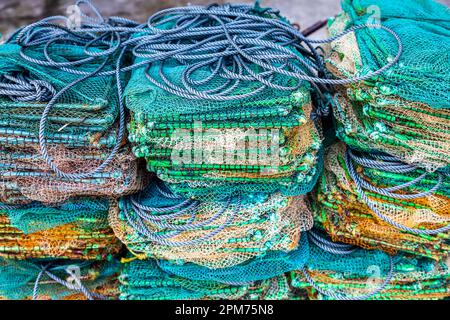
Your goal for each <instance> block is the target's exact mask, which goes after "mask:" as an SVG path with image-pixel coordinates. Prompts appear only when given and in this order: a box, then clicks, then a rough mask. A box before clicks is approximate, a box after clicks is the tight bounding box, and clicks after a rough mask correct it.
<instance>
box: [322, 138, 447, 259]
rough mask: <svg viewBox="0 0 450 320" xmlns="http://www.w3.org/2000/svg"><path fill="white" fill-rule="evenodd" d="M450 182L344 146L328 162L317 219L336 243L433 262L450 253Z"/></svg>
mask: <svg viewBox="0 0 450 320" xmlns="http://www.w3.org/2000/svg"><path fill="white" fill-rule="evenodd" d="M449 187H450V177H449V176H448V175H446V174H445V173H441V172H439V171H436V172H434V173H429V172H426V171H425V170H424V169H421V168H418V167H415V166H413V165H410V164H406V163H402V162H400V161H399V160H398V159H395V158H394V157H392V156H387V155H385V154H377V153H373V154H367V153H358V152H356V151H354V150H351V149H350V148H349V147H348V146H345V145H344V144H343V143H338V144H335V145H333V146H332V147H331V148H330V149H329V150H328V151H327V154H326V157H325V173H324V175H323V177H322V178H321V179H320V183H319V185H318V187H317V192H316V194H315V195H314V199H315V200H316V201H314V202H313V203H314V210H313V212H314V213H315V219H316V221H317V222H318V223H320V224H321V225H322V226H323V228H324V229H325V230H326V231H327V233H329V234H330V235H331V237H332V238H333V240H335V241H338V242H345V243H349V244H354V245H357V246H360V247H364V248H367V249H381V250H384V251H387V252H389V253H392V254H393V253H396V252H398V251H405V252H409V253H413V254H416V255H420V256H424V257H429V258H432V259H436V260H439V259H445V258H446V257H447V256H448V255H449V252H450V231H449V229H450V227H449V224H450V198H449V190H450V189H449Z"/></svg>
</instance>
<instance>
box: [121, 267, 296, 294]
mask: <svg viewBox="0 0 450 320" xmlns="http://www.w3.org/2000/svg"><path fill="white" fill-rule="evenodd" d="M119 281H120V283H121V285H120V287H119V290H120V296H119V299H121V300H204V299H208V300H223V299H230V300H238V299H243V300H282V299H287V298H288V297H289V284H288V281H287V277H286V275H284V274H282V275H279V276H277V277H274V278H270V279H268V280H263V281H256V282H254V283H251V284H239V283H236V284H224V283H220V282H216V281H212V280H190V279H186V278H183V277H179V276H175V275H171V274H169V273H167V272H165V271H163V270H162V269H161V268H160V267H159V266H158V263H157V261H156V260H133V261H131V262H128V263H126V264H125V265H124V267H123V270H122V273H121V275H120V276H119Z"/></svg>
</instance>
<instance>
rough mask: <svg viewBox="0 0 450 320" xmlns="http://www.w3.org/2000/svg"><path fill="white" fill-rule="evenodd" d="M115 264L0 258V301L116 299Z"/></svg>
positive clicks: (116, 268)
mask: <svg viewBox="0 0 450 320" xmlns="http://www.w3.org/2000/svg"><path fill="white" fill-rule="evenodd" d="M118 271H119V264H118V262H117V261H115V260H112V259H110V260H108V261H80V260H64V261H61V260H57V259H54V260H26V261H23V260H5V259H3V258H0V300H1V299H14V300H31V299H33V300H50V299H51V300H86V299H88V300H94V299H102V300H107V299H115V298H117V296H118V291H117V288H118V283H117V275H118Z"/></svg>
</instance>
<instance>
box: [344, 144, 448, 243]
mask: <svg viewBox="0 0 450 320" xmlns="http://www.w3.org/2000/svg"><path fill="white" fill-rule="evenodd" d="M371 157H372V159H370V158H363V157H360V156H357V155H355V154H354V153H353V151H352V150H350V148H347V152H346V156H345V165H346V167H347V168H348V172H349V174H350V177H351V178H352V179H353V181H354V182H355V186H356V190H357V191H358V194H359V196H360V197H361V199H362V200H363V201H364V202H365V203H366V204H367V206H368V207H369V208H370V209H371V210H372V211H373V213H375V215H376V216H377V217H378V218H380V219H381V220H383V221H385V222H387V223H389V224H390V225H392V226H394V227H395V228H397V229H400V230H403V231H407V232H410V233H413V234H419V235H421V234H422V235H436V234H439V233H444V232H447V231H449V230H450V224H449V225H447V226H445V227H441V228H438V229H434V230H426V229H416V228H410V227H407V226H405V225H403V224H401V223H398V222H397V221H395V220H394V219H392V218H390V217H388V216H386V215H384V214H383V213H381V212H380V210H378V208H377V206H376V204H375V203H374V202H373V201H372V200H370V199H369V197H368V196H367V194H366V192H365V190H369V191H372V192H374V193H377V194H379V195H383V196H386V197H391V198H394V199H404V200H411V199H417V198H422V197H426V196H428V195H430V194H433V193H435V192H436V191H437V190H438V189H439V187H440V186H441V184H442V174H440V173H438V181H437V183H436V184H435V185H434V186H433V187H432V188H431V189H430V190H428V191H425V192H420V193H415V194H398V193H394V192H393V191H400V190H403V189H405V188H408V187H410V186H412V185H415V184H417V183H419V182H420V181H422V180H423V179H425V178H426V176H427V175H428V174H429V173H427V172H425V173H423V174H421V175H420V176H418V177H416V178H414V179H413V180H411V181H409V182H406V183H404V184H401V185H398V186H394V187H384V188H382V187H375V186H373V185H371V184H370V183H369V182H367V181H365V180H364V179H362V178H361V177H360V175H359V174H358V173H357V171H356V169H355V166H354V162H356V163H357V164H359V165H360V166H362V167H366V168H373V169H377V170H382V171H385V172H394V173H409V172H412V171H414V170H416V169H418V167H416V166H414V165H412V164H406V163H403V162H401V161H399V160H398V159H397V158H395V157H392V156H388V155H380V154H372V155H371Z"/></svg>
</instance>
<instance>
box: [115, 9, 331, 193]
mask: <svg viewBox="0 0 450 320" xmlns="http://www.w3.org/2000/svg"><path fill="white" fill-rule="evenodd" d="M183 9H185V8H180V10H183ZM216 9H217V10H218V12H221V13H220V14H218V16H220V17H221V18H222V15H223V14H224V13H223V12H228V14H229V15H230V16H229V17H228V18H226V19H225V20H224V21H225V23H227V24H228V23H230V25H229V26H228V27H230V28H231V27H232V26H233V24H232V23H231V21H234V20H236V23H237V24H239V23H243V22H240V21H239V20H240V18H239V16H234V14H248V15H250V16H252V17H255V18H254V19H257V18H265V19H269V20H274V21H278V22H280V23H283V25H284V27H287V28H290V27H291V26H290V24H289V23H287V22H286V21H285V19H284V18H281V17H280V16H279V15H277V14H275V13H273V12H272V11H271V10H270V9H267V10H260V9H255V8H253V7H252V6H239V5H236V6H234V5H229V6H228V7H227V6H223V7H222V6H214V5H212V6H210V7H208V9H207V8H206V7H199V10H212V12H213V11H214V10H216ZM186 10H189V9H186ZM192 10H193V12H194V13H193V14H194V15H195V10H196V9H195V8H194V9H192ZM220 10H224V11H220ZM227 10H228V11H227ZM188 16H189V14H188ZM168 17H169V18H167V19H166V18H165V17H159V18H155V27H156V28H157V29H158V30H160V31H161V34H162V35H164V33H163V32H164V31H167V34H171V33H175V30H177V27H179V26H178V25H176V22H175V21H176V19H171V18H170V17H171V15H170V14H169V15H168ZM172 18H173V17H172ZM198 19H199V22H198V23H192V24H187V25H186V26H185V27H183V28H186V29H187V30H188V32H192V33H193V36H192V38H189V39H185V40H181V42H177V41H175V40H171V38H170V37H169V38H168V39H167V42H164V43H162V44H161V46H160V47H161V48H162V49H161V50H164V49H165V48H172V47H173V46H180V47H183V46H189V45H192V44H195V43H197V44H198V46H199V48H193V51H192V54H194V56H193V57H187V58H184V56H183V55H180V56H177V55H174V56H170V57H167V58H166V59H160V60H157V61H155V62H151V63H149V65H148V66H146V67H143V68H138V69H136V70H134V71H133V73H132V75H131V79H130V81H129V83H128V85H127V87H126V90H125V93H124V96H125V104H126V106H127V108H128V109H129V110H130V111H131V121H130V123H129V125H128V129H129V131H130V133H129V139H130V141H131V142H132V143H133V151H134V153H135V154H136V156H138V157H142V158H145V159H146V161H147V167H148V169H149V170H150V171H152V172H155V173H156V174H157V175H158V177H159V178H161V179H162V180H164V181H165V182H167V185H168V187H169V188H170V189H171V190H172V191H174V192H175V193H177V194H181V195H184V196H186V197H195V198H197V199H201V200H203V199H204V198H205V197H209V196H211V195H216V196H217V197H219V198H223V197H227V196H229V195H233V194H234V195H235V194H239V193H251V192H266V193H275V192H281V193H283V194H284V195H287V196H295V195H301V194H305V193H307V192H308V191H310V190H311V189H312V187H313V186H314V184H315V182H316V180H317V177H318V175H319V173H320V165H319V163H320V162H321V140H322V137H321V128H320V125H319V124H318V123H316V122H315V121H313V120H312V113H313V106H312V102H311V94H310V90H311V87H310V85H309V84H308V83H306V82H304V81H300V80H298V79H295V78H293V77H289V76H287V75H284V74H281V73H276V72H263V70H262V67H261V66H260V65H258V64H256V63H253V62H252V61H251V58H248V59H247V58H246V57H244V58H242V57H240V56H238V55H235V56H233V55H230V56H229V57H224V58H223V59H217V60H214V59H215V58H214V57H213V56H214V55H217V54H220V52H218V51H214V50H213V49H212V48H209V47H208V44H205V41H206V39H208V36H209V34H208V33H203V34H202V33H201V32H200V30H201V29H202V26H204V27H205V28H211V29H212V32H215V31H214V27H216V29H217V28H219V27H220V25H219V23H218V22H213V21H209V20H208V21H203V20H204V19H205V20H207V16H206V18H204V16H201V15H199V18H198ZM227 19H228V20H227ZM258 22H260V21H259V20H255V22H254V23H255V24H257V23H258ZM180 23H183V21H182V20H180ZM195 28H198V29H199V33H197V31H196V30H197V29H195ZM261 28H263V26H262V27H261ZM255 30H257V31H258V32H261V31H260V30H258V28H257V27H255ZM255 30H253V32H256V31H255ZM280 30H281V28H280ZM230 32H233V33H236V32H237V33H239V31H238V30H233V31H230ZM176 36H177V35H175V36H174V37H176ZM180 36H181V35H180ZM219 37H220V40H222V42H220V41H218V42H219V43H214V44H211V46H214V45H219V46H220V45H221V44H223V42H226V41H227V39H226V36H225V33H223V34H221V35H219ZM244 38H245V37H243V40H242V41H245V39H244ZM281 39H282V40H280V39H276V35H275V34H274V35H272V34H271V33H270V32H267V33H266V34H261V41H265V42H264V45H267V46H268V47H270V43H273V45H280V44H281V45H284V50H285V51H286V52H289V55H292V56H294V57H299V58H300V59H304V60H307V58H309V56H306V54H305V57H306V58H305V57H303V56H302V53H301V52H300V51H297V49H296V47H294V46H293V45H289V43H292V41H289V40H288V39H286V40H284V38H282V37H281ZM216 40H217V37H213V38H211V41H216ZM145 41H146V39H145V37H144V38H143V39H142V40H141V42H140V44H141V45H142V48H141V47H139V49H142V51H145V49H146V48H147V47H148V46H151V45H152V41H151V40H148V41H149V42H148V43H146V42H145ZM286 43H287V44H286ZM202 45H204V47H202ZM239 45H242V44H239ZM230 46H231V45H230ZM158 48H159V47H158ZM158 48H156V49H155V50H158ZM136 50H137V49H136ZM148 50H149V54H150V53H153V52H154V51H152V49H148ZM217 50H219V49H217ZM229 50H230V51H232V50H233V49H232V48H231V47H230V48H228V49H224V51H225V52H224V54H227V52H226V51H229ZM244 50H250V51H249V52H251V53H252V54H254V52H253V51H254V50H256V48H255V49H248V48H245V49H244ZM265 50H266V51H270V50H267V48H265ZM137 51H139V50H137ZM205 51H206V53H205ZM274 51H275V50H274ZM139 52H140V51H139ZM197 52H198V56H196V55H195V54H197ZM286 52H284V54H285V56H284V59H289V58H286V55H287V53H286ZM144 53H145V52H144ZM202 54H203V55H204V56H205V57H212V58H211V60H212V61H213V62H211V61H210V60H206V61H204V62H205V64H204V65H203V60H204V59H203V58H202V57H203V55H202ZM264 54H265V55H266V56H267V55H268V56H270V54H271V53H270V52H267V53H266V52H264ZM264 54H263V53H262V54H261V55H263V56H264ZM272 54H273V55H275V53H274V52H272ZM196 57H197V58H196ZM233 59H234V60H233ZM236 59H237V60H236ZM239 59H243V60H239ZM263 59H269V58H266V57H265V56H264V57H263ZM280 59H281V58H280ZM147 60H148V59H146V58H145V57H140V56H139V55H138V54H137V57H136V59H135V61H134V63H135V64H139V63H141V62H145V61H147ZM264 61H266V60H264ZM267 61H268V60H267ZM236 63H237V64H239V67H238V66H237V65H236ZM270 63H273V64H274V65H275V66H276V67H277V68H278V67H279V68H283V67H286V66H287V67H289V68H293V69H294V70H297V71H298V70H303V71H304V70H305V69H307V68H306V67H305V66H304V65H297V64H299V63H298V61H295V62H292V65H291V64H290V62H286V61H284V62H283V61H282V60H280V61H279V59H278V58H275V56H274V58H273V59H272V61H270ZM304 63H305V65H308V66H309V68H310V69H313V67H312V66H310V65H312V62H308V61H307V62H304ZM216 64H217V65H216ZM241 64H243V65H244V66H243V67H242V68H245V70H239V72H238V71H237V69H238V68H241ZM216 67H217V68H216ZM290 71H292V70H290ZM305 72H306V71H305ZM238 73H239V75H237V74H238ZM255 74H256V76H255ZM233 75H234V76H235V77H236V78H237V79H234V78H233V77H234V76H233ZM261 78H264V79H263V80H261ZM265 81H269V82H271V85H272V87H271V86H268V85H266V84H264V83H265ZM274 86H275V87H274ZM286 88H292V90H286Z"/></svg>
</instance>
